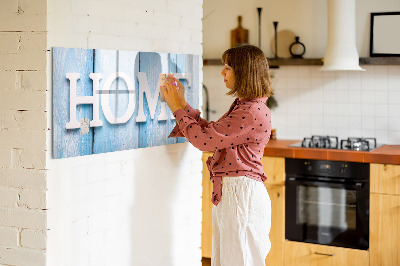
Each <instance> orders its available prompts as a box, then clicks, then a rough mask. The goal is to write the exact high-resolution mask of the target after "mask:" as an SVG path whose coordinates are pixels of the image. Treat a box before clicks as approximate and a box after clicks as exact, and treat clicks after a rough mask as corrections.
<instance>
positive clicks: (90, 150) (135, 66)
mask: <svg viewBox="0 0 400 266" xmlns="http://www.w3.org/2000/svg"><path fill="white" fill-rule="evenodd" d="M138 72H141V73H145V75H146V77H147V84H148V86H149V89H150V95H149V94H146V95H145V94H144V91H143V89H142V87H140V88H139V86H141V85H143V84H139V81H138ZM66 73H80V79H79V80H78V82H77V95H78V96H92V95H93V82H92V80H91V79H90V78H89V74H90V73H101V74H102V79H101V80H100V84H99V85H100V86H99V90H100V91H101V92H100V96H99V97H100V98H99V117H100V120H101V121H102V122H103V125H102V126H99V127H90V128H89V133H88V134H81V131H80V129H68V130H67V129H66V123H68V122H69V105H70V100H69V97H70V87H69V86H70V84H69V80H68V79H67V78H66ZM116 73H125V74H126V75H127V76H128V77H129V79H131V80H132V82H133V87H134V89H133V90H134V93H135V94H134V96H135V108H134V112H133V114H132V116H131V118H130V119H129V120H128V121H127V122H126V123H122V124H111V123H109V122H108V120H107V119H106V117H105V115H104V113H103V108H104V107H106V106H102V104H104V100H101V99H103V97H105V96H104V95H105V92H104V91H102V90H103V89H104V84H105V82H106V80H107V79H108V78H110V77H113V78H114V79H115V80H114V81H113V82H112V84H111V87H110V89H109V92H107V93H108V97H109V108H110V110H111V113H112V114H113V115H114V116H115V117H117V118H118V117H121V116H122V115H123V114H124V113H125V112H126V110H127V107H128V101H129V100H128V99H129V98H128V91H127V90H128V87H127V83H126V82H125V81H124V80H123V79H122V78H115V76H116ZM160 73H186V74H189V75H188V77H189V78H190V80H189V81H187V80H185V79H181V82H182V83H183V84H184V86H185V88H186V94H185V95H186V99H187V102H188V103H189V104H190V105H192V106H193V107H194V108H198V106H199V56H197V55H182V54H170V53H148V52H136V51H116V50H92V49H72V48H57V47H55V48H53V158H66V157H74V156H81V155H90V154H96V153H104V152H112V151H119V150H126V149H136V148H145V147H151V146H158V145H166V144H173V143H180V142H184V141H187V140H186V139H185V138H178V139H177V138H168V135H169V133H170V132H171V130H172V128H173V127H174V126H175V124H176V121H175V120H174V118H173V115H172V113H171V111H170V110H169V108H168V107H167V105H166V103H163V102H161V101H160V97H159V94H160V89H159V87H158V85H159V84H158V83H159V75H160ZM141 75H143V74H141ZM189 84H190V85H191V86H190V87H189V86H188V85H189ZM140 94H141V95H142V97H143V106H141V108H143V112H144V114H145V121H142V122H138V121H136V117H137V115H138V110H139V107H140V106H139V97H140ZM150 97H152V98H153V99H154V100H157V102H156V108H155V113H154V118H153V119H151V116H150V110H149V100H150ZM92 110H93V106H92V105H91V104H83V105H78V106H77V120H78V122H79V121H80V120H81V119H82V118H87V119H89V121H90V120H92V116H93V113H92ZM165 114H166V116H165Z"/></svg>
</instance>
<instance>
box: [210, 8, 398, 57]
mask: <svg viewBox="0 0 400 266" xmlns="http://www.w3.org/2000/svg"><path fill="white" fill-rule="evenodd" d="M327 2H328V1H327V0H299V1H296V0H281V1H274V0H252V1H241V0H220V1H214V0H204V18H203V32H204V37H203V39H204V41H203V43H204V58H206V59H207V58H218V59H219V58H220V57H221V54H222V53H223V52H224V51H225V50H226V49H228V48H229V46H230V31H231V30H233V29H235V28H236V27H237V17H238V16H242V26H243V27H244V28H246V29H248V30H249V43H251V44H254V45H258V12H257V8H258V7H261V8H262V12H261V49H262V50H263V51H264V53H265V55H266V56H267V57H271V56H273V55H274V53H273V50H272V48H273V43H274V26H273V24H272V22H273V21H278V22H279V24H278V28H277V29H278V32H279V31H291V32H292V33H293V34H294V35H296V36H299V37H300V41H301V42H303V43H304V45H305V46H306V54H305V55H304V56H305V57H307V58H321V57H323V56H324V53H325V47H326V41H327V27H328V24H327V22H328V19H327V16H328V9H327ZM399 10H400V2H399V1H398V0H356V28H357V29H356V42H357V49H358V53H359V55H360V57H368V56H369V32H370V13H371V12H388V11H399ZM288 35H289V36H290V34H284V35H283V36H288ZM278 40H279V39H278ZM280 40H281V41H286V39H284V38H282V39H280ZM293 42H294V39H293ZM286 43H287V41H286ZM288 43H289V44H290V43H291V42H288ZM280 49H281V48H278V53H279V51H280ZM282 49H283V48H282ZM285 49H289V46H287V48H285ZM286 54H288V53H287V52H286ZM288 56H289V57H290V54H288Z"/></svg>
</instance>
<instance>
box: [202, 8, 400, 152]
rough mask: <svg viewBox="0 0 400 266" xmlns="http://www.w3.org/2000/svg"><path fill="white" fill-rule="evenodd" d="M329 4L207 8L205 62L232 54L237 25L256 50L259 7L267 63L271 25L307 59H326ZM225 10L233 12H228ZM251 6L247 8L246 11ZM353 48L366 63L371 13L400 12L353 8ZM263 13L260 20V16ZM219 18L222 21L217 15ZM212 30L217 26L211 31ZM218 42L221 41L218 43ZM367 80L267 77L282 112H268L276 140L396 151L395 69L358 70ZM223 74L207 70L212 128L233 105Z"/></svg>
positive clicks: (306, 74) (287, 69)
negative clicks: (358, 142) (375, 145)
mask: <svg viewBox="0 0 400 266" xmlns="http://www.w3.org/2000/svg"><path fill="white" fill-rule="evenodd" d="M326 4H327V1H319V0H318V1H309V0H302V1H290V0H284V1H279V2H277V1H262V2H261V1H253V2H248V1H247V2H243V1H233V2H232V1H230V2H229V4H228V3H227V1H218V2H216V1H210V0H205V1H204V19H203V31H204V58H206V59H207V58H220V56H221V54H222V52H223V51H224V50H226V49H227V48H229V45H230V35H229V31H230V30H231V29H234V28H235V27H236V17H237V16H238V15H242V16H243V26H244V27H245V28H248V29H249V30H250V43H252V44H255V45H257V44H258V39H257V36H258V35H257V33H258V15H257V9H256V8H257V7H258V6H261V7H263V11H262V12H263V13H262V14H263V17H262V22H263V25H262V28H264V31H263V32H262V38H263V39H262V49H263V51H264V53H265V54H266V55H267V57H268V56H272V52H271V51H272V50H271V48H270V46H268V44H270V43H271V41H272V39H273V26H272V21H274V20H277V21H279V25H282V27H281V26H278V30H279V29H282V30H285V29H290V30H292V31H294V32H295V33H296V34H297V35H299V36H300V37H301V39H302V41H303V42H304V44H305V45H306V47H307V53H306V54H305V57H319V58H321V57H323V55H324V51H325V47H326V27H327V24H326V12H327V9H326ZM227 6H230V9H228V8H227ZM249 6H250V8H248V7H249ZM356 7H357V14H356V19H357V23H356V24H357V30H356V32H357V47H358V51H359V54H360V56H361V57H368V56H369V27H370V24H369V19H370V15H369V13H370V12H383V11H398V10H400V2H399V1H393V0H384V1H378V0H374V1H373V0H368V1H357V2H356ZM264 11H265V12H264ZM222 14H224V15H222ZM215 25H218V27H216V26H215ZM215 36H221V38H215ZM363 67H365V69H366V70H367V71H365V72H351V71H339V72H321V71H320V70H318V69H319V67H318V66H281V67H280V68H279V69H273V70H272V71H271V73H272V75H273V76H274V78H273V89H274V91H275V97H276V99H277V101H278V104H279V107H278V108H277V109H275V110H273V111H272V124H273V127H274V128H276V129H277V136H278V138H281V139H285V138H286V139H287V138H289V139H302V138H303V137H309V136H311V135H319V134H322V135H337V136H339V138H347V137H376V138H377V140H378V142H380V143H382V144H399V143H400V117H399V116H400V115H399V114H400V100H399V99H400V94H399V91H400V78H399V77H400V66H387V65H384V66H378V65H376V66H375V65H368V66H363ZM221 68H222V65H221V66H205V67H204V69H203V71H204V84H205V85H206V86H207V88H208V90H209V94H210V109H211V110H215V111H216V113H214V114H212V113H211V114H210V120H217V119H218V118H219V117H220V116H221V115H222V114H224V112H225V111H226V110H227V109H228V107H229V106H230V104H231V103H232V100H233V99H232V98H231V97H228V96H225V93H226V88H225V86H224V83H223V79H222V77H221V76H220V74H219V73H220V71H221Z"/></svg>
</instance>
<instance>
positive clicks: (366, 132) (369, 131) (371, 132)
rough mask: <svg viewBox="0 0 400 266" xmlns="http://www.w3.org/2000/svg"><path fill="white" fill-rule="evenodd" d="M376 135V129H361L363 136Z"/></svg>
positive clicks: (370, 136)
mask: <svg viewBox="0 0 400 266" xmlns="http://www.w3.org/2000/svg"><path fill="white" fill-rule="evenodd" d="M374 136H375V133H374V130H373V129H370V128H363V129H362V130H361V136H360V137H363V138H373V137H374Z"/></svg>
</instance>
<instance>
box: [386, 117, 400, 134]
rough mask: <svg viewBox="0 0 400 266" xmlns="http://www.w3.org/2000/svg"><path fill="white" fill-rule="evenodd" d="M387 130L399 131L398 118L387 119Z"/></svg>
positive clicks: (399, 120) (399, 119)
mask: <svg viewBox="0 0 400 266" xmlns="http://www.w3.org/2000/svg"><path fill="white" fill-rule="evenodd" d="M388 120H389V121H388V123H389V130H391V131H400V117H395V116H392V117H389V119H388Z"/></svg>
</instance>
